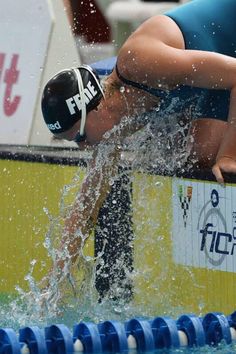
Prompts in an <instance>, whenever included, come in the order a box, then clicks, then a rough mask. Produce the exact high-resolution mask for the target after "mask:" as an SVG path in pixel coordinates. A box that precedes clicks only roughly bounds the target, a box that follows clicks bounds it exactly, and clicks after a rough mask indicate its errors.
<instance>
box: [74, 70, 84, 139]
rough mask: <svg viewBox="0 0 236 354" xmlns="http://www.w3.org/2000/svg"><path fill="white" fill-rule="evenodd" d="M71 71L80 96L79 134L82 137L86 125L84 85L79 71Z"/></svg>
mask: <svg viewBox="0 0 236 354" xmlns="http://www.w3.org/2000/svg"><path fill="white" fill-rule="evenodd" d="M73 71H74V73H75V75H76V77H77V83H78V90H79V91H78V92H79V94H80V101H81V122H80V130H79V133H80V135H81V136H83V135H84V128H85V123H86V114H87V109H86V102H85V93H84V84H83V80H82V76H81V74H80V71H79V69H76V68H73Z"/></svg>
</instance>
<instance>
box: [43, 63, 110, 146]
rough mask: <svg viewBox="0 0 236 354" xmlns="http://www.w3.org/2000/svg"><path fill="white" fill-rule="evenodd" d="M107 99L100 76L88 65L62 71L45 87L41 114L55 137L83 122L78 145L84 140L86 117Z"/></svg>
mask: <svg viewBox="0 0 236 354" xmlns="http://www.w3.org/2000/svg"><path fill="white" fill-rule="evenodd" d="M103 96H104V93H103V90H102V87H101V85H100V80H99V77H98V75H97V73H96V72H95V71H94V70H93V69H92V68H91V67H89V66H88V65H83V66H80V67H78V68H71V69H66V70H62V71H60V72H59V73H57V74H56V75H54V76H53V77H52V78H51V79H50V80H49V81H48V83H47V84H46V86H45V88H44V91H43V95H42V101H41V107H42V113H43V117H44V120H45V123H46V124H47V127H48V129H49V130H50V131H51V132H52V133H53V134H59V133H63V132H66V131H67V130H69V129H70V128H71V127H73V125H74V124H75V123H76V122H77V121H79V120H81V122H80V130H79V132H78V135H77V142H79V141H83V140H84V139H85V133H84V128H85V122H86V115H87V113H89V112H90V111H92V110H93V109H95V108H96V107H97V106H98V105H99V103H100V101H101V99H102V97H103Z"/></svg>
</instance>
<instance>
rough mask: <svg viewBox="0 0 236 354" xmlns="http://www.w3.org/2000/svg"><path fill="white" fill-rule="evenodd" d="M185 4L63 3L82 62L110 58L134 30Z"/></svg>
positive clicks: (154, 0)
mask: <svg viewBox="0 0 236 354" xmlns="http://www.w3.org/2000/svg"><path fill="white" fill-rule="evenodd" d="M184 2H187V1H186V0H167V1H162V0H83V1H81V0H64V6H65V9H66V12H67V15H68V18H69V22H70V25H71V29H72V33H73V35H74V37H75V40H76V44H77V47H78V50H79V53H80V55H81V58H82V61H83V62H87V63H90V62H93V61H96V60H97V59H98V60H99V59H103V58H106V57H108V56H111V55H114V54H116V53H117V51H118V50H119V48H120V46H121V45H122V43H123V42H124V40H125V39H126V38H127V37H128V36H129V34H130V33H131V32H132V31H133V30H135V29H136V28H137V26H138V25H139V24H140V23H142V22H143V21H145V20H146V19H148V18H149V17H151V16H153V15H158V14H162V13H164V12H165V11H167V10H169V9H172V8H174V7H175V6H178V5H179V4H180V3H184Z"/></svg>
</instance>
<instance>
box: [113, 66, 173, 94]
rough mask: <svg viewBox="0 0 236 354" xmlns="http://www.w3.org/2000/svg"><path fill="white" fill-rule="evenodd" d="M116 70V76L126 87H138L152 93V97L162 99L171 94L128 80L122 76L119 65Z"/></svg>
mask: <svg viewBox="0 0 236 354" xmlns="http://www.w3.org/2000/svg"><path fill="white" fill-rule="evenodd" d="M115 70H116V75H117V76H118V78H119V79H120V81H122V82H123V83H124V84H126V85H130V86H133V87H136V88H138V89H140V90H143V91H146V92H148V93H150V94H151V95H154V96H156V97H160V98H166V97H167V96H168V94H169V92H168V91H165V90H161V89H158V88H154V87H149V86H147V85H144V84H140V83H138V82H135V81H131V80H128V79H126V78H125V77H123V76H122V75H121V74H120V72H119V70H118V67H117V64H116V66H115Z"/></svg>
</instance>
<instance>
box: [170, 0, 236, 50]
mask: <svg viewBox="0 0 236 354" xmlns="http://www.w3.org/2000/svg"><path fill="white" fill-rule="evenodd" d="M165 15H167V16H169V17H170V18H172V19H173V20H174V21H175V22H176V24H177V25H178V26H179V28H180V29H181V32H182V34H183V37H184V40H185V48H186V49H197V50H205V51H213V52H218V53H221V54H225V55H229V56H233V57H236V0H192V1H190V2H189V3H187V4H185V5H182V6H179V7H177V8H175V9H173V10H171V11H168V12H166V13H165Z"/></svg>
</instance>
